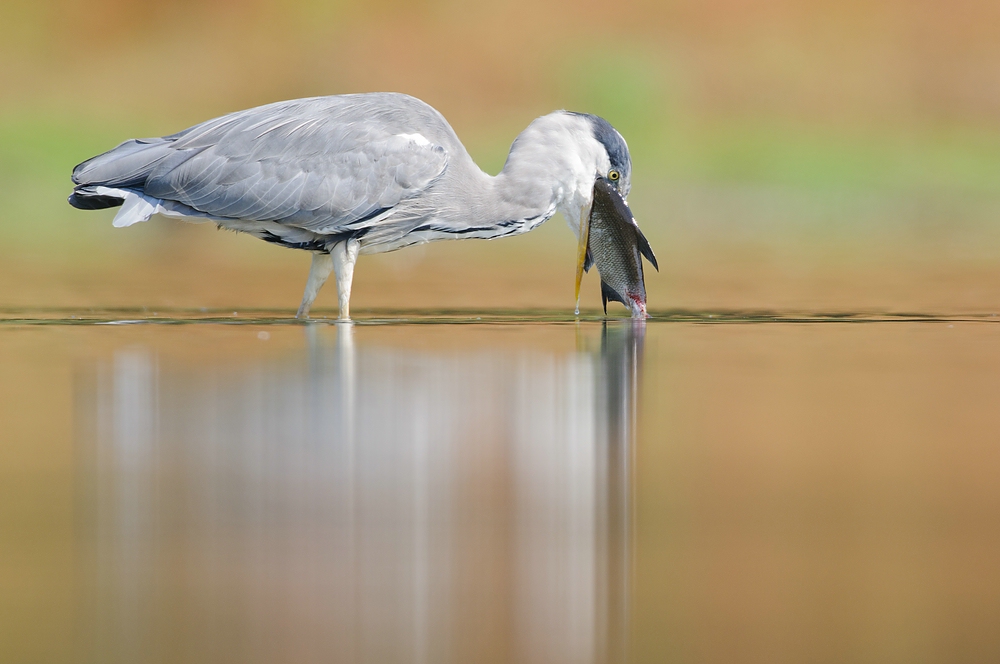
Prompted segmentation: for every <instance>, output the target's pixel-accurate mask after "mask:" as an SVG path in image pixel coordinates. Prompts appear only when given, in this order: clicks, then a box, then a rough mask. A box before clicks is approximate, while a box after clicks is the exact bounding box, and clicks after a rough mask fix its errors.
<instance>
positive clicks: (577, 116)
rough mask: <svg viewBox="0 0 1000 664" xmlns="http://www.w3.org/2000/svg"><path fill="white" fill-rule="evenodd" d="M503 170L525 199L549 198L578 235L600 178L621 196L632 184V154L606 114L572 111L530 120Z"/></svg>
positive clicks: (516, 141)
mask: <svg viewBox="0 0 1000 664" xmlns="http://www.w3.org/2000/svg"><path fill="white" fill-rule="evenodd" d="M503 172H504V173H505V174H506V175H507V176H508V177H509V178H511V179H512V180H515V181H516V183H517V186H518V190H519V191H520V192H523V194H524V195H525V197H526V198H530V199H533V200H538V198H539V197H540V196H542V197H546V198H548V199H549V200H551V201H552V202H553V204H554V205H555V206H556V209H557V210H559V212H561V213H562V215H563V216H564V217H565V218H566V221H567V222H568V223H569V226H570V228H572V229H573V232H574V233H575V234H576V235H577V237H578V238H580V231H581V228H583V227H584V225H585V223H586V217H587V215H588V214H589V211H590V204H591V201H592V199H593V191H594V182H595V181H596V180H597V178H599V177H602V178H606V179H607V180H609V181H610V182H612V183H614V185H615V187H617V189H618V192H619V194H621V196H622V198H625V197H626V196H628V193H629V191H630V189H631V188H632V159H631V157H630V156H629V151H628V145H626V143H625V139H624V138H622V135H621V134H619V133H618V132H617V131H616V130H615V128H614V127H612V126H611V123H609V122H608V121H607V120H605V119H604V118H601V117H598V116H596V115H588V114H586V113H573V112H570V111H556V112H554V113H549V114H548V115H543V116H542V117H540V118H538V119H537V120H535V121H534V122H532V123H531V124H530V125H528V128H527V129H525V130H524V131H523V132H521V134H520V135H519V136H518V137H517V139H516V140H515V141H514V144H513V145H512V146H511V148H510V155H509V156H508V157H507V163H506V164H505V165H504V169H503ZM540 190H544V191H540Z"/></svg>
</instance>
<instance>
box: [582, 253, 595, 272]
mask: <svg viewBox="0 0 1000 664" xmlns="http://www.w3.org/2000/svg"><path fill="white" fill-rule="evenodd" d="M592 267H594V257H593V256H591V255H590V248H589V247H588V248H587V257H586V258H585V259H584V260H583V271H584V272H590V268H592Z"/></svg>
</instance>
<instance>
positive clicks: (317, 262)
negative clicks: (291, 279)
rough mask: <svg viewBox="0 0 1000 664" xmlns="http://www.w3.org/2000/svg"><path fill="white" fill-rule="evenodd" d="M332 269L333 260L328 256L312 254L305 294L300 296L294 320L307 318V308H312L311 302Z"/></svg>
mask: <svg viewBox="0 0 1000 664" xmlns="http://www.w3.org/2000/svg"><path fill="white" fill-rule="evenodd" d="M332 269H333V258H332V257H331V256H330V254H326V253H318V252H317V253H314V254H313V260H312V265H311V266H310V267H309V280H308V281H306V292H305V293H303V294H302V304H300V305H299V311H298V313H296V314H295V317H296V318H308V317H309V308H310V307H311V306H312V303H313V300H315V299H316V294H317V293H319V289H320V288H322V287H323V284H325V283H326V279H327V277H329V276H330V271H331V270H332Z"/></svg>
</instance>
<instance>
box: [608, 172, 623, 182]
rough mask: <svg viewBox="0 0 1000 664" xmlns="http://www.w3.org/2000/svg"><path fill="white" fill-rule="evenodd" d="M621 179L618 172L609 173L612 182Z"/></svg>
mask: <svg viewBox="0 0 1000 664" xmlns="http://www.w3.org/2000/svg"><path fill="white" fill-rule="evenodd" d="M620 177H621V174H620V173H619V172H618V171H608V179H609V180H611V181H612V182H617V181H618V178H620Z"/></svg>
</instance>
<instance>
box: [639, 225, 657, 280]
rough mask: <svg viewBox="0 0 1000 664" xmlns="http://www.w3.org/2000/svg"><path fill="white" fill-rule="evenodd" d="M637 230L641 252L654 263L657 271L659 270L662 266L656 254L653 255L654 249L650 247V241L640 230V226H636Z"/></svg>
mask: <svg viewBox="0 0 1000 664" xmlns="http://www.w3.org/2000/svg"><path fill="white" fill-rule="evenodd" d="M635 232H636V236H637V240H638V243H639V253H641V254H642V255H643V256H645V257H646V260H648V261H649V262H650V263H652V265H653V267H654V268H655V269H656V271H657V272H659V271H660V266H659V265H657V264H656V256H654V255H653V250H652V249H650V248H649V242H648V241H647V240H646V236H645V235H643V234H642V231H640V230H639V227H638V226H636V227H635Z"/></svg>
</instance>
